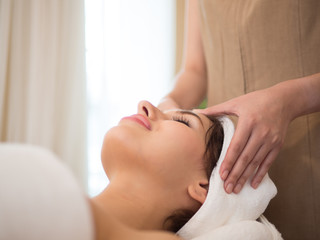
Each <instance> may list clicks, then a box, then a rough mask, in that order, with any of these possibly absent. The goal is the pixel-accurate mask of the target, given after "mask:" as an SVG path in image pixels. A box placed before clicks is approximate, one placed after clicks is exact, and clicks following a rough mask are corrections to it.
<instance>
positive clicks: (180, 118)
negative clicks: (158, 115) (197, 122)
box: [172, 115, 190, 127]
mask: <svg viewBox="0 0 320 240" xmlns="http://www.w3.org/2000/svg"><path fill="white" fill-rule="evenodd" d="M172 120H173V121H176V122H179V123H182V124H185V125H186V126H188V127H190V121H189V120H188V119H186V118H185V117H184V116H182V115H180V116H172Z"/></svg>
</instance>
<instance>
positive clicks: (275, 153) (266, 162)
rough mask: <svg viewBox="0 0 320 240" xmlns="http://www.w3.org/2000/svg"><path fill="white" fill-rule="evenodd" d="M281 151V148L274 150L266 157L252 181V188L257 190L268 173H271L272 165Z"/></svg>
mask: <svg viewBox="0 0 320 240" xmlns="http://www.w3.org/2000/svg"><path fill="white" fill-rule="evenodd" d="M279 151H280V147H278V148H275V149H273V150H272V151H270V152H269V154H268V155H267V156H266V158H265V159H264V160H263V162H262V163H261V164H260V166H259V168H258V170H257V172H256V174H255V175H254V177H253V179H252V181H251V186H252V187H253V188H255V189H256V188H257V187H258V186H259V184H260V183H261V181H262V179H263V178H264V176H265V175H266V173H267V172H268V171H269V169H270V167H271V165H272V163H273V162H274V160H275V159H276V157H277V156H278V153H279Z"/></svg>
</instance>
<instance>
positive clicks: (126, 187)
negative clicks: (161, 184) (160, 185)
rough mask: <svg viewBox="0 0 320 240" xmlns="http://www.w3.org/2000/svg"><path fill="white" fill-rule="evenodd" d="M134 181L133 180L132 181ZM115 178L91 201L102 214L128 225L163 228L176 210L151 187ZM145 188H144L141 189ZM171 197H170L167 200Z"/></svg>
mask: <svg viewBox="0 0 320 240" xmlns="http://www.w3.org/2000/svg"><path fill="white" fill-rule="evenodd" d="M131 181H132V180H131ZM124 183H125V182H124V181H112V182H110V184H109V185H108V187H107V188H106V189H105V190H104V191H103V192H102V193H101V194H99V195H98V196H96V197H94V198H93V199H92V201H93V202H94V203H95V204H96V205H97V206H99V208H100V209H101V212H102V213H107V214H108V216H110V217H113V218H115V219H116V220H117V221H119V222H120V223H122V224H124V225H125V226H127V227H129V228H133V229H138V230H161V229H163V224H164V222H165V219H166V217H167V216H169V215H170V213H171V212H172V211H173V209H170V206H169V205H170V204H168V201H163V199H162V198H161V196H159V193H158V192H156V191H155V190H154V189H153V188H152V187H151V188H150V186H149V188H148V187H146V186H145V185H146V184H143V186H141V185H138V184H136V185H135V184H132V183H131V184H129V183H128V184H124ZM142 187H143V188H142ZM167 200H168V199H167Z"/></svg>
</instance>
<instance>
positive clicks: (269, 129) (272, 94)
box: [201, 86, 292, 193]
mask: <svg viewBox="0 0 320 240" xmlns="http://www.w3.org/2000/svg"><path fill="white" fill-rule="evenodd" d="M286 96H287V95H286V94H284V92H283V91H282V90H281V89H278V88H277V87H276V86H274V87H272V88H268V89H264V90H260V91H255V92H252V93H249V94H246V95H243V96H240V97H237V98H234V99H231V100H229V101H227V102H225V103H222V104H219V105H216V106H212V107H209V108H207V109H205V110H203V111H201V112H202V113H204V114H206V115H222V114H223V115H224V114H226V115H235V116H238V117H239V119H238V124H237V127H236V130H235V134H234V136H233V139H232V141H231V143H230V146H229V149H228V151H227V155H226V158H225V160H224V161H223V163H222V165H221V168H220V176H221V178H222V179H223V180H225V185H224V187H225V190H226V192H227V193H231V192H235V193H239V192H240V191H241V189H242V187H243V186H244V184H245V182H246V181H247V179H248V178H249V177H250V176H251V175H252V174H253V173H254V171H255V169H257V168H258V169H257V172H256V173H255V175H254V177H253V178H252V181H251V186H252V187H253V188H257V187H258V185H259V184H260V182H261V181H262V179H263V177H264V176H265V174H266V173H267V172H268V170H269V168H270V166H271V164H272V163H273V161H274V160H275V158H276V157H277V155H278V153H279V151H280V148H281V146H282V144H283V141H284V138H285V135H286V131H287V127H288V125H289V123H290V122H291V120H292V115H291V113H290V109H288V106H290V105H291V106H292V104H290V103H289V102H288V100H289V99H288V98H287V97H286Z"/></svg>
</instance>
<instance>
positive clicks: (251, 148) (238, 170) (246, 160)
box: [225, 136, 262, 193]
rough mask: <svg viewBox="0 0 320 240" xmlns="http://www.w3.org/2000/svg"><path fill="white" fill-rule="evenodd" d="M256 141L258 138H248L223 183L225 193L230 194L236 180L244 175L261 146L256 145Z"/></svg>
mask: <svg viewBox="0 0 320 240" xmlns="http://www.w3.org/2000/svg"><path fill="white" fill-rule="evenodd" d="M258 140H259V138H258V137H254V136H251V137H250V138H249V141H248V143H247V145H246V146H245V148H244V149H243V151H242V153H241V154H240V156H239V158H238V159H237V161H236V163H235V164H234V166H233V168H232V170H231V172H230V174H229V176H228V178H227V180H226V181H225V189H226V192H227V193H231V192H232V191H233V190H234V187H235V186H236V183H237V182H238V179H239V178H240V177H241V175H242V174H243V173H244V171H245V169H246V168H247V167H248V166H249V164H250V162H251V161H252V159H253V158H254V156H255V155H256V154H257V152H258V150H259V149H260V147H261V146H262V143H261V144H258V145H257V142H258ZM238 188H239V187H238Z"/></svg>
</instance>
